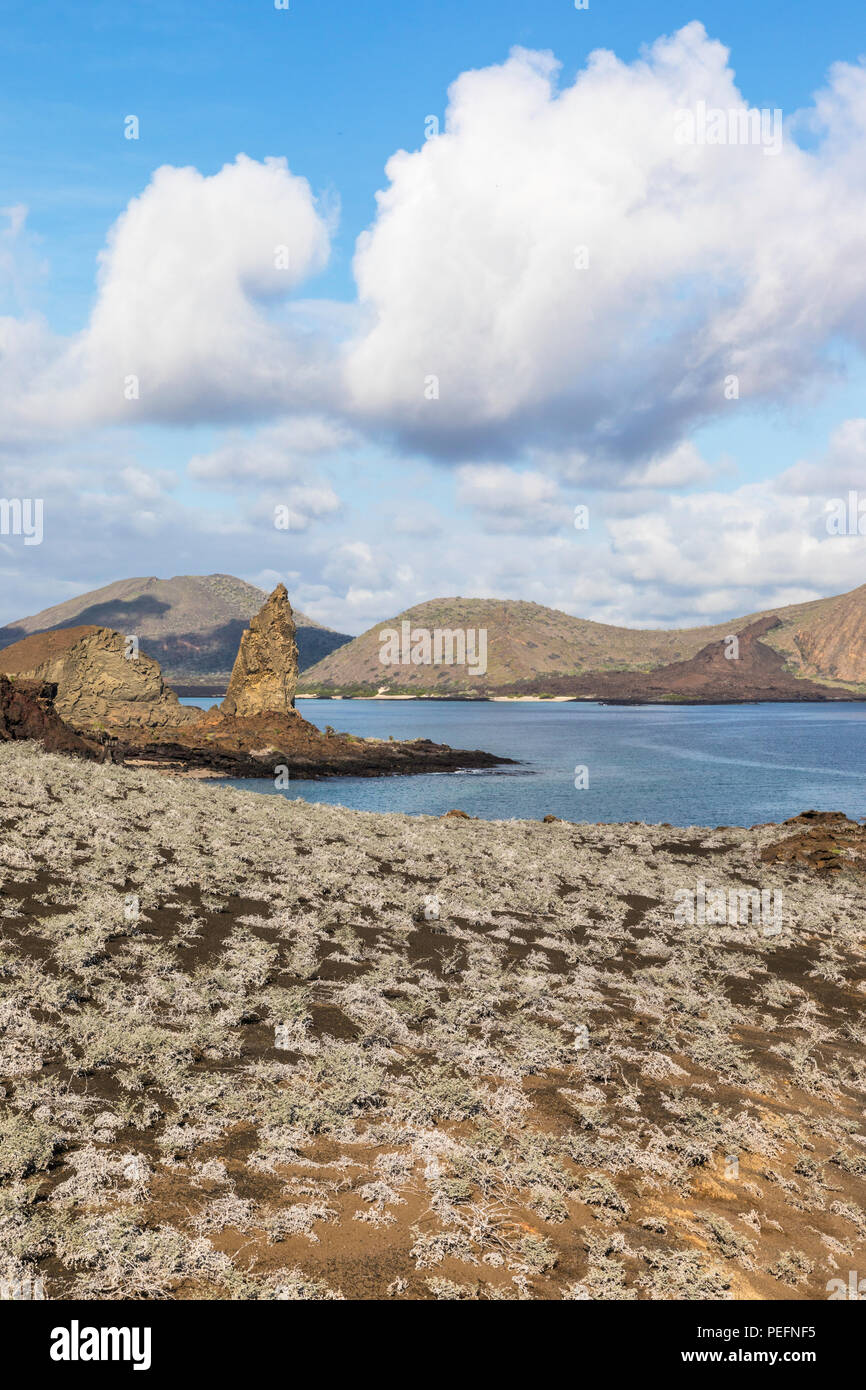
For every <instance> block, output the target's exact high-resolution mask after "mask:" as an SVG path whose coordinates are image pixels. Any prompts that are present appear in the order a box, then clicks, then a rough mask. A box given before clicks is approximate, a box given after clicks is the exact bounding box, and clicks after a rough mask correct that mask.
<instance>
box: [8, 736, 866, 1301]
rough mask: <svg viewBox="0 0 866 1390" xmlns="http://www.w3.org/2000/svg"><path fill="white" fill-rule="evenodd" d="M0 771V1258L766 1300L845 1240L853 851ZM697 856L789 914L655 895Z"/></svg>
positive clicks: (78, 1289)
mask: <svg viewBox="0 0 866 1390" xmlns="http://www.w3.org/2000/svg"><path fill="white" fill-rule="evenodd" d="M0 767H2V777H0V817H2V820H3V831H4V833H3V837H2V841H0V1085H2V1087H3V1112H2V1118H0V1281H2V1280H6V1281H10V1282H12V1283H14V1282H15V1281H19V1282H20V1281H22V1280H26V1279H27V1278H30V1279H35V1278H37V1277H41V1278H42V1279H43V1281H44V1286H45V1293H46V1297H47V1298H49V1299H57V1298H67V1297H79V1298H93V1299H104V1298H108V1299H111V1298H143V1299H154V1298H161V1299H163V1298H170V1299H189V1298H208V1299H331V1298H376V1299H378V1298H383V1299H389V1298H390V1299H446V1300H451V1299H461V1300H462V1299H472V1300H478V1299H482V1300H484V1299H493V1300H501V1299H513V1300H520V1301H525V1300H530V1299H581V1300H593V1299H617V1300H619V1299H622V1300H635V1299H702V1298H711V1299H728V1298H740V1297H746V1298H764V1299H778V1298H785V1299H787V1298H816V1297H819V1298H823V1297H826V1292H825V1291H826V1287H827V1282H828V1280H830V1279H832V1278H834V1277H837V1276H838V1275H839V1272H840V1271H842V1276H843V1277H847V1271H848V1270H849V1269H851V1268H854V1269H856V1268H859V1267H862V1266H863V1262H864V1241H866V1211H864V1207H866V1198H864V1187H863V1181H864V1169H866V1126H864V1108H863V1107H864V1097H863V1090H864V1081H866V1053H864V1038H866V984H864V981H866V960H864V954H863V943H864V922H863V916H862V876H861V875H860V871H859V869H858V868H857V866H856V865H854V864H853V861H851V862H849V863H848V864H847V865H846V866H843V868H842V869H841V870H840V871H839V872H836V873H834V874H833V875H832V876H827V875H825V876H821V875H817V874H816V873H815V872H813V871H812V870H811V869H810V868H809V867H808V866H807V865H804V864H803V863H800V862H793V861H790V860H788V859H786V858H785V857H784V856H783V855H777V856H775V857H773V856H772V855H771V856H770V857H769V858H767V857H765V858H762V853H766V851H767V850H768V848H769V847H772V846H773V845H774V844H775V842H777V841H779V840H780V839H781V838H783V837H784V834H785V832H784V831H780V828H779V827H777V826H763V827H758V828H756V829H754V830H741V829H728V828H723V829H718V830H713V831H709V830H706V829H702V828H699V827H689V828H687V829H683V830H673V829H672V828H671V827H669V826H668V827H655V826H645V825H631V826H615V825H598V826H594V825H586V824H569V823H566V822H562V821H559V822H555V823H551V824H541V823H530V822H516V821H515V822H508V823H503V822H498V823H497V822H483V821H468V820H465V819H461V818H444V819H433V818H430V817H417V818H412V817H406V816H397V815H374V814H364V813H359V812H350V811H346V810H343V809H341V808H339V807H329V806H324V805H311V804H308V803H305V802H300V801H295V802H293V801H287V800H285V799H284V798H282V797H261V796H256V795H255V794H252V793H245V792H240V791H235V790H231V789H219V790H215V789H213V788H210V787H205V786H201V785H197V784H194V783H190V782H185V781H180V780H174V779H172V778H167V777H163V776H160V775H158V774H156V773H153V772H147V771H137V770H130V769H126V768H118V767H113V766H109V765H99V764H87V763H79V762H77V761H74V760H71V759H65V758H62V757H60V756H55V755H51V754H45V753H43V752H41V751H40V750H39V749H37V748H36V747H35V746H33V745H29V744H7V745H4V746H3V747H2V748H0ZM708 866H711V869H710V868H709V867H708ZM698 877H700V878H702V879H706V880H707V881H708V882H709V881H712V882H713V883H715V884H717V885H719V886H726V887H739V886H742V885H744V884H745V885H749V884H754V883H758V884H760V887H761V888H762V889H766V890H768V891H772V892H777V893H780V894H782V895H783V897H784V904H785V913H784V925H783V930H782V931H781V933H780V934H778V935H767V934H766V933H765V932H764V931H763V930H762V928H761V924H760V923H757V924H752V923H746V924H741V923H736V924H733V925H732V924H730V923H729V922H724V923H722V924H720V925H712V924H707V923H706V922H704V923H701V924H696V925H689V924H688V923H687V922H686V923H683V922H681V921H678V920H677V919H676V904H677V898H676V893H677V890H682V889H688V888H692V887H693V886H694V883H695V880H696V879H697V878H698ZM432 902H435V903H436V907H437V910H436V912H435V913H434V912H432V911H431V910H430V904H431V903H432Z"/></svg>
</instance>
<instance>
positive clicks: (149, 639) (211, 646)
mask: <svg viewBox="0 0 866 1390" xmlns="http://www.w3.org/2000/svg"><path fill="white" fill-rule="evenodd" d="M266 598H267V594H265V593H264V592H263V591H262V590H261V589H257V588H256V587H255V585H253V584H247V583H246V582H245V581H244V580H243V579H235V578H234V577H233V576H232V575H230V574H207V575H198V574H186V575H178V576H177V577H176V578H174V579H154V578H150V579H119V580H117V581H116V583H114V584H107V585H106V586H105V588H103V589H93V590H91V591H90V593H87V594H81V595H80V596H79V597H78V598H73V599H68V600H67V601H66V602H65V603H58V604H57V605H56V606H55V607H53V608H46V609H44V610H43V611H42V612H41V613H37V614H35V615H34V616H33V617H31V618H19V619H18V620H16V621H15V622H13V623H9V624H8V625H7V626H6V627H3V628H0V649H2V648H4V647H8V646H10V645H11V644H12V643H13V642H19V641H20V640H21V638H22V637H28V636H30V635H31V634H33V633H39V632H47V631H50V630H51V629H53V628H65V627H79V626H88V625H95V626H98V627H110V628H115V629H116V630H117V631H118V632H123V633H135V634H136V635H137V636H138V637H139V638H140V640H141V650H142V651H143V652H146V654H147V655H148V656H152V657H155V658H156V660H157V661H158V662H159V663H160V665H161V666H162V669H163V672H164V674H165V677H166V679H167V680H168V681H169V682H170V683H171V684H172V685H181V686H183V685H214V686H222V685H225V684H227V682H228V678H229V675H230V674H231V669H232V666H233V664H234V659H235V657H236V655H237V650H238V643H239V642H240V638H241V633H242V632H243V631H244V628H246V627H247V625H248V623H249V620H250V618H252V617H253V616H254V615H255V614H256V613H257V612H258V611H259V609H260V608H261V606H262V604H263V603H264V601H265V599H266ZM295 623H296V625H297V642H298V664H299V666H300V669H301V670H302V671H303V670H305V669H306V667H308V666H312V665H313V664H314V663H316V662H318V661H320V660H321V659H322V658H323V657H327V656H328V654H329V653H331V652H333V651H334V650H335V649H336V648H337V647H340V646H342V645H343V644H344V643H345V642H348V641H350V640H351V639H350V638H349V637H348V636H346V634H345V633H342V632H333V631H332V630H331V628H327V627H322V626H321V625H320V624H319V623H316V622H313V620H312V618H308V617H306V616H305V614H303V613H300V612H298V611H297V610H296V611H295Z"/></svg>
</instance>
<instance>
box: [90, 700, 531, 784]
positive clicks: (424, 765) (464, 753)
mask: <svg viewBox="0 0 866 1390" xmlns="http://www.w3.org/2000/svg"><path fill="white" fill-rule="evenodd" d="M111 733H112V734H113V738H112V742H111V747H112V749H113V752H114V756H115V759H116V760H117V761H130V760H133V761H136V762H137V763H139V764H142V763H143V764H145V765H146V764H147V763H152V764H155V765H160V766H163V767H165V768H166V769H170V770H173V771H178V770H184V771H185V770H200V771H211V772H213V774H214V776H224V777H273V776H275V775H276V771H277V769H278V768H287V769H288V775H289V776H290V777H311V778H328V777H385V776H402V775H408V774H412V773H419V772H453V771H454V770H455V769H456V768H463V767H498V766H501V765H503V764H507V763H513V761H514V760H513V759H511V758H500V757H496V756H495V755H494V754H493V753H485V752H483V751H482V750H481V749H461V748H450V747H449V746H448V745H447V744H440V743H432V742H431V741H430V739H412V740H409V741H399V742H398V741H397V740H395V741H393V742H391V741H390V740H386V739H362V738H354V737H352V736H351V735H349V734H339V733H334V734H323V733H322V732H321V730H319V729H317V728H316V727H315V725H313V724H310V723H308V722H307V720H306V719H303V718H302V717H301V715H300V714H298V712H297V711H296V710H293V711H292V712H291V713H288V714H261V715H254V716H245V717H243V718H239V717H235V716H229V715H222V714H220V713H219V712H218V711H216V710H214V711H210V712H209V713H208V714H207V715H205V717H204V719H203V720H202V722H201V723H198V724H185V725H182V726H180V727H179V728H174V729H172V728H169V729H164V728H160V729H159V730H155V731H152V732H151V733H150V734H147V733H146V732H143V733H139V731H138V730H132V729H116V730H112V731H111Z"/></svg>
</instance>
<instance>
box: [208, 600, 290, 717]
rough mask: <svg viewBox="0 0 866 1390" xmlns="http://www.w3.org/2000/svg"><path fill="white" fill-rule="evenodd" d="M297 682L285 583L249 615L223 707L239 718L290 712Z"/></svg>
mask: <svg viewBox="0 0 866 1390" xmlns="http://www.w3.org/2000/svg"><path fill="white" fill-rule="evenodd" d="M297 684H298V647H297V643H296V641H295V621H294V618H293V617H292V605H291V604H290V603H289V595H288V593H287V592H286V587H285V585H284V584H278V585H277V587H276V589H274V591H273V593H272V594H271V595H270V597H269V599H268V601H267V603H266V604H265V605H264V606H263V607H262V609H261V610H260V612H259V613H257V614H256V616H255V617H254V618H251V619H250V625H249V627H248V629H247V631H246V632H245V633H244V634H243V636H242V637H241V644H240V647H239V648H238V654H237V657H236V658H235V664H234V667H233V669H232V675H231V680H230V681H229V688H228V690H227V692H226V697H225V699H224V700H223V702H222V704H221V706H220V710H221V712H222V713H223V714H224V715H229V716H235V717H237V718H239V719H245V718H249V717H251V716H253V717H254V716H256V715H259V714H289V713H290V712H291V711H292V710H294V706H295V689H296V687H297Z"/></svg>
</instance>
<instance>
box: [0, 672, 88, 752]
mask: <svg viewBox="0 0 866 1390" xmlns="http://www.w3.org/2000/svg"><path fill="white" fill-rule="evenodd" d="M54 690H55V687H54V686H53V685H49V684H48V683H47V682H45V681H18V680H14V681H13V680H9V679H8V677H6V676H0V743H9V742H11V741H13V740H16V739H32V740H33V741H34V742H35V743H40V744H41V745H42V747H43V748H44V749H45V750H46V752H49V753H75V754H77V755H78V756H79V757H82V758H91V759H94V760H98V761H103V760H104V759H105V758H106V757H108V756H109V755H108V754H107V753H106V750H105V749H104V748H103V747H101V746H100V744H98V743H96V742H94V741H92V740H90V739H86V738H83V737H82V735H80V734H77V733H75V731H74V730H73V729H70V728H68V727H67V726H66V725H65V724H64V723H63V720H62V719H61V718H60V716H59V715H58V714H57V711H56V710H55V708H54V703H53V701H54Z"/></svg>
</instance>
